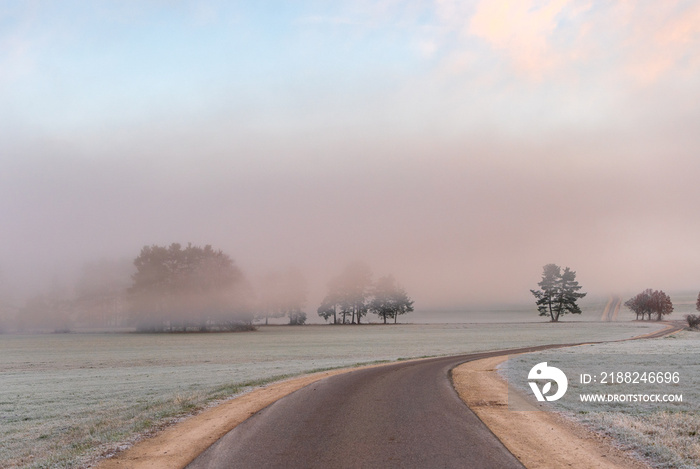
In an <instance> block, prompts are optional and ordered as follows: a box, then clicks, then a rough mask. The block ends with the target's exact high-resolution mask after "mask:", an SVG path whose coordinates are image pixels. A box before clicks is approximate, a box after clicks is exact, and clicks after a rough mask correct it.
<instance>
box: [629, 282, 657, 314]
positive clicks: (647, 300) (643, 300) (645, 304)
mask: <svg viewBox="0 0 700 469" xmlns="http://www.w3.org/2000/svg"><path fill="white" fill-rule="evenodd" d="M652 293H653V292H652V290H651V288H647V289H646V290H644V291H643V292H641V293H638V294H637V295H635V296H633V297H632V298H630V299H629V300H627V301H625V306H627V307H628V308H629V309H631V310H632V311H633V312H634V313H635V314H636V315H637V320H639V318H640V317H641V318H642V320H644V315H645V314H649V316H650V317H651V295H652Z"/></svg>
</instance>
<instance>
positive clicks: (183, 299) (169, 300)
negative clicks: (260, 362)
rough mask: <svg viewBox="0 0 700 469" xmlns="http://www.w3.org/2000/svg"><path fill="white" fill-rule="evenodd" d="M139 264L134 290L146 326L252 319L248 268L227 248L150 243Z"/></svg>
mask: <svg viewBox="0 0 700 469" xmlns="http://www.w3.org/2000/svg"><path fill="white" fill-rule="evenodd" d="M134 266H135V267H136V273H134V274H133V276H132V279H133V284H132V286H131V287H130V288H129V295H130V298H131V301H132V314H133V319H134V322H135V323H136V324H137V325H138V327H139V328H141V329H149V330H188V329H192V328H194V329H198V330H207V329H209V328H212V327H214V328H223V329H226V328H234V327H236V326H237V325H238V324H240V323H242V322H250V320H251V319H252V318H251V317H250V315H249V309H250V305H249V300H250V298H249V291H248V288H247V282H246V281H245V278H244V276H243V273H242V272H241V270H240V269H239V268H238V267H237V266H236V265H235V264H234V262H233V260H231V258H230V257H229V256H228V255H227V254H225V253H224V252H223V251H221V250H214V249H213V248H212V247H211V246H209V245H207V246H205V247H203V248H201V247H198V246H193V245H192V244H188V245H187V247H186V248H184V249H183V248H182V247H181V245H180V244H177V243H173V244H171V245H170V246H168V247H164V246H156V245H153V246H144V247H143V249H141V253H140V254H139V256H138V257H137V258H136V259H135V260H134Z"/></svg>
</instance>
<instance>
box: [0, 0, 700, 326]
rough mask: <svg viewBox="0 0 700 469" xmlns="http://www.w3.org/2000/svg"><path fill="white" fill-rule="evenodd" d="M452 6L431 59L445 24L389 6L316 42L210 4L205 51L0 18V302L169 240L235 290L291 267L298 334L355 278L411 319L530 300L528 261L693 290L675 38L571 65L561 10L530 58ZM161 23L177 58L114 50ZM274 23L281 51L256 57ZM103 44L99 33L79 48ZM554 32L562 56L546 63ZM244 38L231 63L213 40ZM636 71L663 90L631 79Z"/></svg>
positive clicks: (690, 206)
mask: <svg viewBox="0 0 700 469" xmlns="http://www.w3.org/2000/svg"><path fill="white" fill-rule="evenodd" d="M447 3H450V2H447ZM447 3H445V5H446V4H447ZM544 3H547V2H544ZM564 3H566V2H564ZM570 3H571V2H570ZM573 3H576V2H573ZM441 5H442V4H441ZM445 5H442V6H440V7H438V6H435V7H434V8H436V9H439V8H445ZM455 5H457V4H456V3H455ZM455 5H453V6H454V9H453V10H451V11H452V13H451V14H452V15H463V16H464V18H465V21H467V20H468V19H469V18H471V21H472V23H471V25H472V26H471V28H472V29H471V30H470V32H469V33H467V32H464V31H462V32H461V33H460V34H461V35H457V36H450V37H456V38H457V39H455V40H456V41H457V43H458V45H455V46H448V43H449V41H447V40H445V39H444V38H445V37H447V36H445V35H449V34H457V32H458V31H459V28H458V26H456V25H455V24H456V23H455V22H454V17H451V18H453V19H452V20H447V19H445V18H446V17H445V16H444V14H445V11H443V10H440V11H437V12H433V13H434V14H435V17H434V18H433V20H434V21H435V22H436V24H439V28H438V26H435V28H436V29H434V30H430V29H425V28H422V27H419V25H418V23H417V22H418V20H417V19H416V18H417V17H418V16H419V15H418V14H417V13H412V11H411V10H410V9H402V10H401V11H400V12H394V13H395V14H396V15H398V16H392V15H393V14H394V13H392V8H396V9H398V8H399V7H396V6H393V7H392V6H390V5H386V9H385V10H382V11H379V10H376V9H374V8H372V7H370V6H368V5H364V6H363V7H357V8H353V7H350V6H347V5H344V6H342V7H338V8H340V10H339V11H338V12H335V13H337V14H338V15H340V16H343V15H344V16H347V17H348V18H350V19H352V18H354V19H356V20H357V19H363V20H368V18H370V17H371V18H372V19H373V21H375V22H376V23H375V26H371V25H370V26H367V24H364V23H362V22H361V21H358V22H356V23H353V22H352V21H349V22H346V23H342V22H341V23H333V24H331V23H329V21H327V20H328V19H329V17H330V16H331V15H330V13H331V12H327V11H324V12H322V13H323V15H321V16H314V12H316V11H315V10H314V9H315V8H316V9H318V8H321V7H320V6H318V5H310V4H309V5H307V4H304V6H303V7H300V8H301V9H302V10H304V11H302V12H291V13H290V12H284V13H275V14H274V15H273V13H271V12H263V11H257V12H255V14H253V13H251V12H249V11H238V12H237V13H236V14H237V15H238V16H236V15H233V16H236V18H239V20H237V21H242V23H240V22H233V23H226V21H224V20H225V19H226V18H229V19H230V17H229V16H226V14H225V13H224V12H222V11H219V10H221V9H225V8H224V7H212V16H211V17H209V16H207V18H209V19H208V20H207V21H209V22H208V23H207V25H208V26H207V28H205V29H197V28H199V26H197V25H195V26H191V25H189V23H188V20H186V19H183V18H185V17H186V16H187V15H184V16H183V17H182V18H181V17H180V16H177V19H175V20H173V19H172V18H170V16H167V15H165V13H163V12H159V11H151V9H150V8H146V7H144V10H143V11H141V10H140V9H139V8H137V7H135V6H133V5H132V7H131V8H132V9H134V10H136V11H130V13H129V15H126V17H124V16H123V15H119V14H118V12H117V11H106V12H105V11H101V12H99V13H96V12H86V13H85V15H86V18H82V19H81V20H80V21H78V22H77V23H75V24H74V23H73V21H74V20H72V19H71V18H70V14H69V11H68V10H69V9H70V8H69V7H65V10H64V11H63V13H65V14H64V15H62V16H60V15H59V16H58V17H56V18H55V19H53V20H49V19H48V16H46V17H45V16H44V15H48V12H38V11H28V10H25V9H23V8H22V7H17V9H16V10H13V11H11V12H9V13H8V15H7V17H8V18H9V19H8V21H9V23H8V24H10V25H11V26H12V27H10V28H9V29H8V31H9V32H6V33H2V34H1V35H0V44H2V45H3V46H4V49H2V51H1V52H0V54H1V56H0V64H2V66H3V67H4V70H5V71H4V72H3V73H2V74H0V104H2V111H0V123H2V127H1V129H2V130H0V165H1V166H2V168H1V170H0V217H1V220H2V221H1V222H0V239H1V240H2V248H1V250H0V270H1V271H2V282H3V287H2V294H3V295H4V297H5V298H6V300H5V302H6V303H13V304H21V303H22V302H23V301H24V299H26V298H27V297H29V296H31V295H34V294H36V293H38V292H45V291H47V290H49V289H51V288H52V286H55V285H57V284H61V285H64V286H65V288H67V289H70V288H72V286H73V285H74V284H75V283H76V281H77V279H78V278H79V276H80V272H81V269H82V266H83V265H84V264H85V263H86V262H95V261H98V260H100V259H111V260H122V261H123V260H124V259H131V260H133V259H134V258H135V257H136V256H137V255H138V253H139V251H140V249H141V248H142V247H143V246H145V245H153V244H156V245H169V244H170V243H173V242H177V243H182V244H186V243H189V242H191V243H193V244H196V245H200V246H203V245H206V244H210V245H212V246H213V247H214V248H215V249H221V250H223V251H224V252H225V253H226V254H228V255H229V256H230V257H231V258H232V259H233V260H234V261H235V262H236V264H237V265H238V266H239V267H240V268H241V269H242V271H243V272H244V273H245V274H246V276H248V277H249V278H251V279H254V278H259V277H261V276H264V275H265V274H266V273H267V272H270V271H281V270H284V269H288V268H290V267H294V268H297V269H299V271H300V272H302V273H303V275H304V276H305V278H306V280H307V283H308V288H309V301H308V306H307V308H306V309H307V311H308V312H310V313H311V314H310V316H315V309H316V307H317V304H318V302H319V301H320V299H321V298H322V297H323V295H324V294H325V292H326V288H327V283H328V281H329V280H330V279H331V278H332V277H333V276H334V275H337V274H338V272H340V271H341V270H342V268H343V267H344V266H345V265H347V264H348V263H349V262H354V261H363V262H365V263H367V264H368V265H369V266H370V267H371V269H372V271H373V273H374V276H375V278H377V277H379V276H383V275H387V274H392V275H393V276H394V277H395V278H396V279H397V281H399V283H401V284H402V285H403V286H404V287H405V289H406V291H407V292H408V294H409V295H410V296H411V298H413V299H414V300H415V307H416V309H417V310H418V311H427V310H430V309H435V308H460V307H465V306H467V305H488V304H493V303H499V304H502V303H508V302H527V301H531V295H530V293H529V289H530V288H535V287H536V284H537V282H538V281H539V277H540V275H541V270H542V266H543V265H545V264H547V263H556V264H559V265H562V266H569V267H571V268H572V269H573V270H575V271H576V272H577V274H578V275H577V279H578V280H579V282H580V283H581V285H582V286H583V291H587V292H589V294H590V295H600V296H604V295H607V294H608V293H620V294H629V293H636V290H641V289H643V288H655V289H664V290H667V291H672V290H681V289H690V290H697V289H698V288H700V238H699V237H698V236H697V233H698V232H700V219H698V217H697V207H698V205H699V203H700V185H698V184H697V177H698V175H700V159H699V158H698V155H697V148H700V145H699V144H700V133H699V132H697V122H700V110H699V109H698V107H697V104H696V103H697V102H700V101H699V100H698V98H700V97H699V96H698V90H697V86H696V83H697V79H698V72H699V68H700V64H699V63H698V62H697V60H694V59H692V57H697V52H698V42H699V40H698V33H697V28H695V29H692V27H691V29H682V28H680V27H679V28H680V29H677V30H676V31H677V34H678V35H685V36H683V38H685V39H684V40H680V39H678V38H677V39H678V40H672V39H664V38H662V37H656V36H654V37H652V38H646V37H641V36H638V35H636V33H634V31H636V29H634V28H632V27H631V26H630V27H629V28H627V27H625V28H623V29H621V30H620V31H621V32H620V36H621V37H612V36H606V35H603V37H602V39H598V40H599V41H601V42H600V43H598V42H595V43H593V42H588V43H585V44H586V47H587V48H588V49H586V48H584V43H583V42H580V41H582V39H581V37H583V36H581V35H583V34H584V32H586V34H588V32H587V31H588V30H587V29H585V27H584V26H585V25H584V23H586V22H587V21H589V20H590V19H591V18H595V17H596V15H598V14H603V13H600V12H597V11H594V10H592V9H589V10H587V9H586V8H583V7H581V8H579V9H573V10H570V9H569V7H566V8H564V9H563V10H557V11H558V13H557V15H559V16H558V17H557V18H559V19H558V21H557V22H555V23H552V24H549V23H547V24H548V25H549V26H547V25H544V26H542V27H543V29H542V31H541V32H540V33H537V34H535V33H536V32H532V31H531V32H532V34H534V36H533V37H532V38H529V39H528V37H524V36H523V37H521V36H517V35H516V36H514V37H516V38H517V37H520V38H521V39H522V41H525V42H524V44H529V43H527V40H531V41H532V42H531V45H532V48H531V49H527V51H525V50H524V49H523V50H515V49H513V48H512V47H514V46H513V44H514V43H511V42H510V40H509V39H508V37H509V36H498V37H499V38H500V39H494V38H490V37H489V36H488V34H487V31H486V32H485V30H482V29H479V28H477V27H476V25H475V24H476V23H474V22H476V21H477V20H479V19H480V18H481V16H478V15H477V13H479V12H480V13H479V14H481V15H485V14H487V13H488V11H481V10H480V9H479V8H480V5H481V4H480V3H478V2H476V3H470V5H472V6H471V7H469V8H466V9H460V8H457V7H456V6H455ZM217 8H218V9H217ZM241 8H242V7H241ZM324 8H325V7H324ZM327 8H332V7H327ZM421 8H425V9H427V10H430V9H431V8H433V7H432V6H423V7H421ZM572 8H573V7H572ZM609 8H613V7H609ZM644 8H646V7H639V11H637V10H635V11H631V10H630V11H626V12H621V11H617V10H616V12H614V13H615V14H617V15H618V16H619V17H618V16H613V17H612V18H613V19H612V20H610V21H611V23H614V24H602V25H599V26H591V27H594V28H595V27H597V28H601V31H602V32H605V33H610V32H611V31H613V30H615V26H616V25H618V24H617V23H615V21H617V20H619V24H626V23H625V22H623V21H622V16H624V15H629V17H630V18H633V21H635V22H636V23H635V24H636V25H637V26H638V27H642V28H643V27H646V26H645V25H647V26H648V24H649V21H651V20H650V18H653V15H654V12H653V11H651V10H654V9H653V8H652V9H651V10H649V11H647V10H645V9H644ZM52 9H54V10H55V9H56V6H53V7H52ZM113 9H114V10H119V7H118V6H113ZM695 10H696V9H695ZM695 10H693V11H695ZM679 12H680V10H678V11H676V10H675V9H672V8H671V7H668V8H667V9H666V10H664V15H662V16H663V17H662V18H661V19H660V20H659V21H661V22H664V25H665V26H668V27H669V28H670V27H672V26H673V24H674V23H673V22H674V21H676V20H678V21H680V20H679V18H681V16H679V15H680V13H679ZM122 13H124V12H122ZM228 13H231V12H228ZM316 13H318V12H316ZM684 14H687V12H685V13H684ZM92 15H94V16H92ZM246 15H249V16H246ZM286 15H289V17H287V16H286ZM295 15H296V16H295ZM577 15H578V16H577ZM166 16H167V18H166ZM273 16H274V21H273V19H272V18H273ZM555 16H556V15H555ZM399 17H400V18H401V21H402V23H401V24H402V25H403V26H401V27H399V26H397V22H398V19H397V18H399ZM564 17H566V18H568V19H569V20H571V24H568V25H567V24H565V22H563V20H562V18H564ZM240 18H244V19H243V20H241V19H240ZM300 18H301V19H300ZM310 18H312V19H313V20H312V19H310ZM246 19H247V20H249V21H250V22H249V23H248V22H246V21H247V20H246ZM550 19H551V18H550ZM161 20H162V21H174V22H175V23H174V24H173V25H172V27H173V32H171V33H169V34H171V37H169V40H172V41H173V42H174V43H175V44H180V43H179V42H178V41H189V42H188V46H187V47H189V49H188V48H184V49H182V50H179V49H177V50H175V49H173V50H172V51H169V52H168V51H165V50H161V49H160V48H161V47H164V46H163V44H162V43H161V42H159V41H157V40H155V39H148V40H146V42H144V43H139V39H140V38H141V34H144V37H143V38H148V37H150V36H147V35H146V33H147V32H148V31H149V30H150V29H149V28H151V27H152V26H153V25H154V24H156V23H158V22H159V21H161ZM302 20H303V21H302ZM76 21H77V20H76ZM232 21H233V20H232ZM279 21H281V22H282V23H284V24H288V26H289V28H290V30H289V31H287V30H286V29H285V30H283V31H282V32H277V33H274V34H273V33H272V32H271V31H272V29H270V28H272V27H273V26H272V23H275V22H279ZM552 21H553V20H552ZM467 23H468V22H467ZM467 23H464V24H467ZM47 24H50V25H51V27H50V28H48V30H47V31H46V32H45V34H44V35H43V36H41V38H40V39H36V40H32V39H31V38H32V34H31V33H32V31H35V30H36V29H37V28H39V27H41V26H45V25H47ZM158 24H160V23H158ZM231 24H235V25H238V26H240V25H241V24H246V25H248V26H247V28H249V29H245V28H244V29H245V31H247V33H246V34H248V36H245V34H244V33H241V32H240V31H239V30H236V28H233V29H231V28H232V27H231ZM275 24H277V23H275ZM460 24H462V23H460ZM553 24H554V26H552V25H553ZM105 25H109V26H110V28H113V29H110V31H111V32H109V33H106V32H105V33H101V32H100V31H97V30H96V29H95V28H97V29H99V27H100V26H105ZM190 26H191V28H193V29H188V28H190ZM511 26H512V28H514V29H511V30H510V31H518V29H517V27H516V26H517V25H516V26H513V25H511ZM535 26H536V25H535ZM535 26H533V27H535ZM589 26H590V25H589ZM73 27H75V31H74V32H72V33H70V34H69V33H68V31H71V30H72V29H71V28H73ZM689 27H690V26H689ZM129 28H131V29H129ZM227 28H228V29H227ZM450 28H452V29H450ZM566 28H571V31H570V32H571V34H573V35H575V34H579V36H576V37H578V38H579V39H577V40H575V41H573V40H572V41H573V42H567V43H566V44H565V45H563V46H562V45H556V44H559V43H557V42H556V39H557V38H558V37H559V35H562V34H565V33H566V31H565V30H566ZM606 28H608V29H606ZM437 30H440V31H442V33H440V34H438V33H437V32H435V31H437ZM211 31H214V32H216V33H217V34H219V35H220V37H219V38H218V39H220V40H221V41H223V43H224V44H229V45H230V47H231V49H230V50H229V51H228V52H222V51H219V50H218V49H216V48H215V47H214V44H215V43H217V42H216V41H217V39H216V38H211V37H209V34H210V33H211ZM231 31H233V32H231ZM236 31H239V32H236ZM426 31H433V32H431V33H428V32H426ZM450 31H451V32H450ZM448 33H449V34H448ZM103 34H104V35H103ZM183 34H184V35H185V36H186V38H185V39H183V37H181V36H182V35H183ZM229 34H231V35H233V36H231V37H229ZM237 34H242V35H243V36H240V37H239V36H237ZM441 34H442V35H441ZM518 34H521V33H518ZM522 34H525V33H522ZM108 35H110V36H109V37H108ZM426 35H431V36H430V37H426ZM244 36H245V37H246V38H247V39H246V41H248V42H245V44H247V45H249V46H251V47H253V48H252V49H251V50H248V49H246V48H245V47H243V46H241V45H240V44H239V43H238V42H236V41H239V40H240V41H243V39H241V38H242V37H244ZM273 36H274V38H273ZM278 36H281V37H278ZM567 37H568V36H567ZM586 37H589V38H590V36H586ZM673 37H675V36H673ZM52 38H53V39H56V41H57V43H52V41H51V39H52ZM143 38H141V39H143ZM606 38H607V39H606ZM266 39H268V40H269V41H271V43H268V42H266ZM511 39H512V38H511ZM90 40H94V41H96V42H94V43H91V44H92V45H91V46H85V45H84V44H85V41H87V42H89V41H90ZM131 41H134V42H135V44H138V45H135V44H132V42H131ZM287 41H291V42H289V43H288V42H287ZM295 41H296V42H295ZM323 41H327V43H325V44H324V42H323ZM605 41H608V42H607V43H606V42H605ZM648 41H651V42H652V43H653V44H654V45H655V47H654V48H653V49H652V50H650V52H648V54H647V55H640V54H641V52H640V51H644V50H646V49H645V46H647V45H648V43H649V42H648ZM664 41H666V42H664ZM669 41H670V42H669ZM674 41H675V42H674ZM404 43H405V44H406V46H405V47H404V46H402V44H404ZM457 43H456V44H457ZM81 44H82V45H81ZM217 44H218V43H217ZM416 44H422V46H420V47H418V46H416ZM538 44H539V45H538ZM543 44H544V45H543ZM555 45H556V46H555ZM458 46H459V47H458ZM511 46H512V47H511ZM173 47H175V46H173ZM183 47H184V46H183ZM217 47H218V46H217ZM280 47H281V49H280ZM518 47H525V46H518ZM555 47H556V48H555ZM584 49H585V50H587V51H588V54H584V52H585V50H584ZM608 49H610V52H605V51H607V50H608ZM144 50H145V52H144ZM244 50H246V51H248V52H245V53H244V52H243V51H244ZM591 50H593V51H594V52H597V53H599V54H602V55H596V54H594V53H592V52H591ZM54 52H55V53H56V54H58V57H59V58H64V59H65V63H62V64H61V63H57V62H56V61H55V59H54V58H51V57H52V55H51V54H52V53H54ZM365 52H366V54H365ZM516 52H518V54H519V55H517V54H516V55H517V56H518V57H520V58H521V59H518V60H515V59H513V57H514V56H515V55H513V54H515V53H516ZM525 52H528V54H530V55H524V54H525ZM604 52H605V53H604ZM671 52H673V53H671ZM168 53H172V54H174V56H172V57H171V56H169V55H168ZM574 53H576V54H578V55H576V57H578V59H572V58H571V57H573V55H575V54H574ZM143 54H146V56H147V57H146V58H144V57H142V55H143ZM218 54H222V55H218ZM533 54H534V55H533ZM567 54H570V55H567ZM210 55H211V57H210ZM526 56H527V57H530V59H531V60H530V61H529V62H527V63H525V62H523V61H522V60H524V59H522V57H526ZM595 57H599V58H598V59H596V58H595ZM615 57H617V58H616V59H615ZM659 57H668V60H667V62H664V64H665V65H664V66H663V67H661V68H658V67H657V68H654V69H653V70H654V71H653V73H652V71H650V70H651V69H649V71H646V72H644V73H642V70H646V69H643V67H642V66H643V65H645V64H647V65H649V64H651V63H652V62H653V59H655V58H659ZM91 59H95V60H98V63H97V64H96V63H94V62H91ZM219 59H222V60H223V62H225V63H227V64H228V65H221V64H219ZM224 59H225V60H224ZM540 59H541V60H543V62H542V63H543V64H544V65H542V66H541V67H540V68H539V69H538V70H539V72H538V73H536V74H534V75H533V72H532V70H533V69H532V68H531V67H530V66H531V65H533V64H535V62H533V61H536V60H540ZM545 59H548V60H545ZM549 59H551V60H549ZM227 60H228V61H229V62H230V63H229V62H226V61H227ZM142 61H143V62H142ZM112 62H114V63H112ZM180 62H182V64H184V65H185V68H180V65H177V64H179V63H180ZM115 64H116V65H115ZM144 64H148V65H147V66H146V65H144ZM460 64H461V65H460ZM140 65H144V66H145V68H138V67H139V66H140ZM633 65H634V67H633ZM122 66H125V67H126V68H123V67H122ZM649 67H651V65H649ZM195 70H197V71H196V72H195ZM640 74H641V75H640ZM640 76H641V78H640ZM227 80H230V83H229V82H227Z"/></svg>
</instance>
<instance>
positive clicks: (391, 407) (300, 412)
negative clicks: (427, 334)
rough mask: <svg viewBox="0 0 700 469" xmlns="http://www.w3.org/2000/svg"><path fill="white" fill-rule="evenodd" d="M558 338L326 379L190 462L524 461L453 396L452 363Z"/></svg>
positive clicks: (415, 464) (471, 464) (423, 464)
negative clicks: (450, 375)
mask: <svg viewBox="0 0 700 469" xmlns="http://www.w3.org/2000/svg"><path fill="white" fill-rule="evenodd" d="M569 345H572V344H569ZM562 346H565V345H550V346H541V347H530V348H524V349H517V350H510V351H499V352H491V353H478V354H470V355H461V356H453V357H443V358H435V359H427V360H420V361H410V362H403V363H397V364H392V365H386V366H381V367H376V368H368V369H363V370H357V371H353V372H350V373H346V374H342V375H337V376H334V377H331V378H327V379H324V380H321V381H318V382H316V383H314V384H311V385H309V386H307V387H305V388H302V389H300V390H298V391H296V392H294V393H292V394H290V395H289V396H286V397H285V398H283V399H280V400H279V401H277V402H275V403H274V404H272V405H270V406H268V407H267V408H265V409H263V410H262V411H260V412H258V413H257V414H255V415H254V416H252V417H251V418H249V419H248V420H246V421H245V422H243V423H242V424H240V425H239V426H237V427H236V428H234V429H233V430H232V431H231V432H229V433H228V434H226V435H225V436H224V437H223V438H221V439H220V440H219V441H218V442H216V443H215V444H214V445H212V446H211V447H210V448H209V449H208V450H206V451H205V452H204V453H202V454H201V455H200V456H199V457H198V458H197V459H195V460H194V461H193V462H192V463H191V464H190V465H188V466H187V468H188V469H202V468H210V469H213V468H227V469H228V468H246V469H250V468H286V469H289V468H324V469H331V468H406V469H408V468H465V469H468V468H475V469H476V468H479V469H488V468H499V469H507V468H523V466H522V465H521V464H520V462H519V461H518V460H517V459H516V458H515V457H514V456H513V455H512V454H511V453H510V452H509V451H508V450H507V449H506V448H505V447H504V446H503V444H502V443H501V442H500V441H499V440H498V438H496V437H495V436H494V435H493V433H491V431H490V430H489V429H488V428H487V427H486V426H485V425H484V424H483V423H482V422H481V421H480V420H479V419H478V418H477V417H476V415H474V413H473V412H472V411H471V410H470V409H469V408H468V407H467V406H466V405H465V404H464V403H463V402H462V401H461V400H460V398H459V397H458V395H457V393H456V392H455V390H454V388H453V387H452V383H451V381H450V379H449V372H450V370H451V369H452V368H454V367H455V366H457V365H459V364H461V363H464V362H467V361H470V360H478V359H481V358H487V357H492V356H497V355H505V354H510V353H520V352H530V351H536V350H543V349H546V348H554V347H562Z"/></svg>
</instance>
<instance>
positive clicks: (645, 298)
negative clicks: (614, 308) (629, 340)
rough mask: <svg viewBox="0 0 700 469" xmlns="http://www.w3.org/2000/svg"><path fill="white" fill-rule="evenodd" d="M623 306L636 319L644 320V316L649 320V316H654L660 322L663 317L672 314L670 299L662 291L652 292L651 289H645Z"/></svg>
mask: <svg viewBox="0 0 700 469" xmlns="http://www.w3.org/2000/svg"><path fill="white" fill-rule="evenodd" d="M625 306H627V307H628V308H629V309H631V310H632V312H634V313H635V314H636V315H637V319H639V318H640V317H641V318H642V319H644V316H645V315H646V316H647V319H649V320H651V315H652V314H656V320H657V321H660V320H661V318H662V317H663V316H666V315H668V314H671V313H672V312H673V303H672V302H671V297H670V296H668V295H667V294H666V293H664V292H663V290H652V289H651V288H647V289H646V290H644V291H642V292H641V293H638V294H636V295H635V296H633V297H632V298H630V299H629V300H627V301H625Z"/></svg>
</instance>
